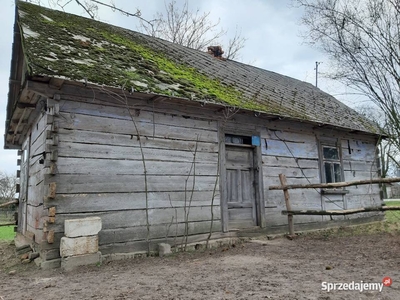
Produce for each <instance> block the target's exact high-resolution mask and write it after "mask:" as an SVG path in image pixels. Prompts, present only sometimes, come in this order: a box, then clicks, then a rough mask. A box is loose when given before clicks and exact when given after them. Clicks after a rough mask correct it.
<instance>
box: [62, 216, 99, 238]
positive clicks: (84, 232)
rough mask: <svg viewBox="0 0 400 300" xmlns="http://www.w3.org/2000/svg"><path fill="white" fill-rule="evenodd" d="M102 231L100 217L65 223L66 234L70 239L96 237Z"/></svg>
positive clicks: (66, 221)
mask: <svg viewBox="0 0 400 300" xmlns="http://www.w3.org/2000/svg"><path fill="white" fill-rule="evenodd" d="M100 230H101V218H100V217H90V218H83V219H72V220H65V223H64V234H65V236H66V237H70V238H73V237H80V236H90V235H96V234H98V233H99V231H100Z"/></svg>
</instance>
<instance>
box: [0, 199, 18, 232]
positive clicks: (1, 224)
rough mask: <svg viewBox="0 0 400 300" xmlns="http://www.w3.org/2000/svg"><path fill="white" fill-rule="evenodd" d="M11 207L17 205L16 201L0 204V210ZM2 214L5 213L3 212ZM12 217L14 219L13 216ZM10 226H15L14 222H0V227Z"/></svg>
mask: <svg viewBox="0 0 400 300" xmlns="http://www.w3.org/2000/svg"><path fill="white" fill-rule="evenodd" d="M12 205H18V200H12V201H8V202H5V203H2V204H0V209H3V208H5V207H9V206H12ZM1 212H2V211H0V213H1ZM3 212H4V213H6V211H3ZM12 217H13V218H14V214H13V216H12ZM6 219H7V218H6ZM11 225H17V223H16V221H14V222H5V223H2V222H0V227H1V226H11Z"/></svg>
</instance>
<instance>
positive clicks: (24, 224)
mask: <svg viewBox="0 0 400 300" xmlns="http://www.w3.org/2000/svg"><path fill="white" fill-rule="evenodd" d="M47 120H48V116H47V114H46V112H43V113H41V114H39V115H38V117H37V119H36V121H35V122H34V123H33V126H32V127H31V129H30V130H29V131H28V133H27V135H26V137H25V140H24V142H23V145H22V155H21V156H22V157H21V160H22V172H21V191H20V193H19V198H20V205H19V222H18V232H19V233H22V234H23V235H24V236H25V237H27V238H28V239H29V240H32V241H33V242H36V243H37V244H39V243H41V241H42V240H43V239H44V238H45V235H44V232H43V225H44V222H45V220H46V216H47V214H48V212H47V209H46V208H45V207H44V206H43V198H44V191H45V188H44V187H45V184H44V180H45V176H46V173H47V168H46V167H45V156H44V152H45V151H46V130H47V128H48V127H49V126H51V125H49V124H48V123H47Z"/></svg>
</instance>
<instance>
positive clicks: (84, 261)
mask: <svg viewBox="0 0 400 300" xmlns="http://www.w3.org/2000/svg"><path fill="white" fill-rule="evenodd" d="M97 264H101V252H97V253H92V254H85V255H78V256H70V257H64V258H61V268H62V269H63V270H65V271H71V270H73V269H76V268H79V267H81V266H89V265H93V266H95V265H97Z"/></svg>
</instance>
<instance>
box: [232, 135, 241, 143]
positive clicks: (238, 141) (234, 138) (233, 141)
mask: <svg viewBox="0 0 400 300" xmlns="http://www.w3.org/2000/svg"><path fill="white" fill-rule="evenodd" d="M232 144H243V139H242V138H241V137H239V136H232Z"/></svg>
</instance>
